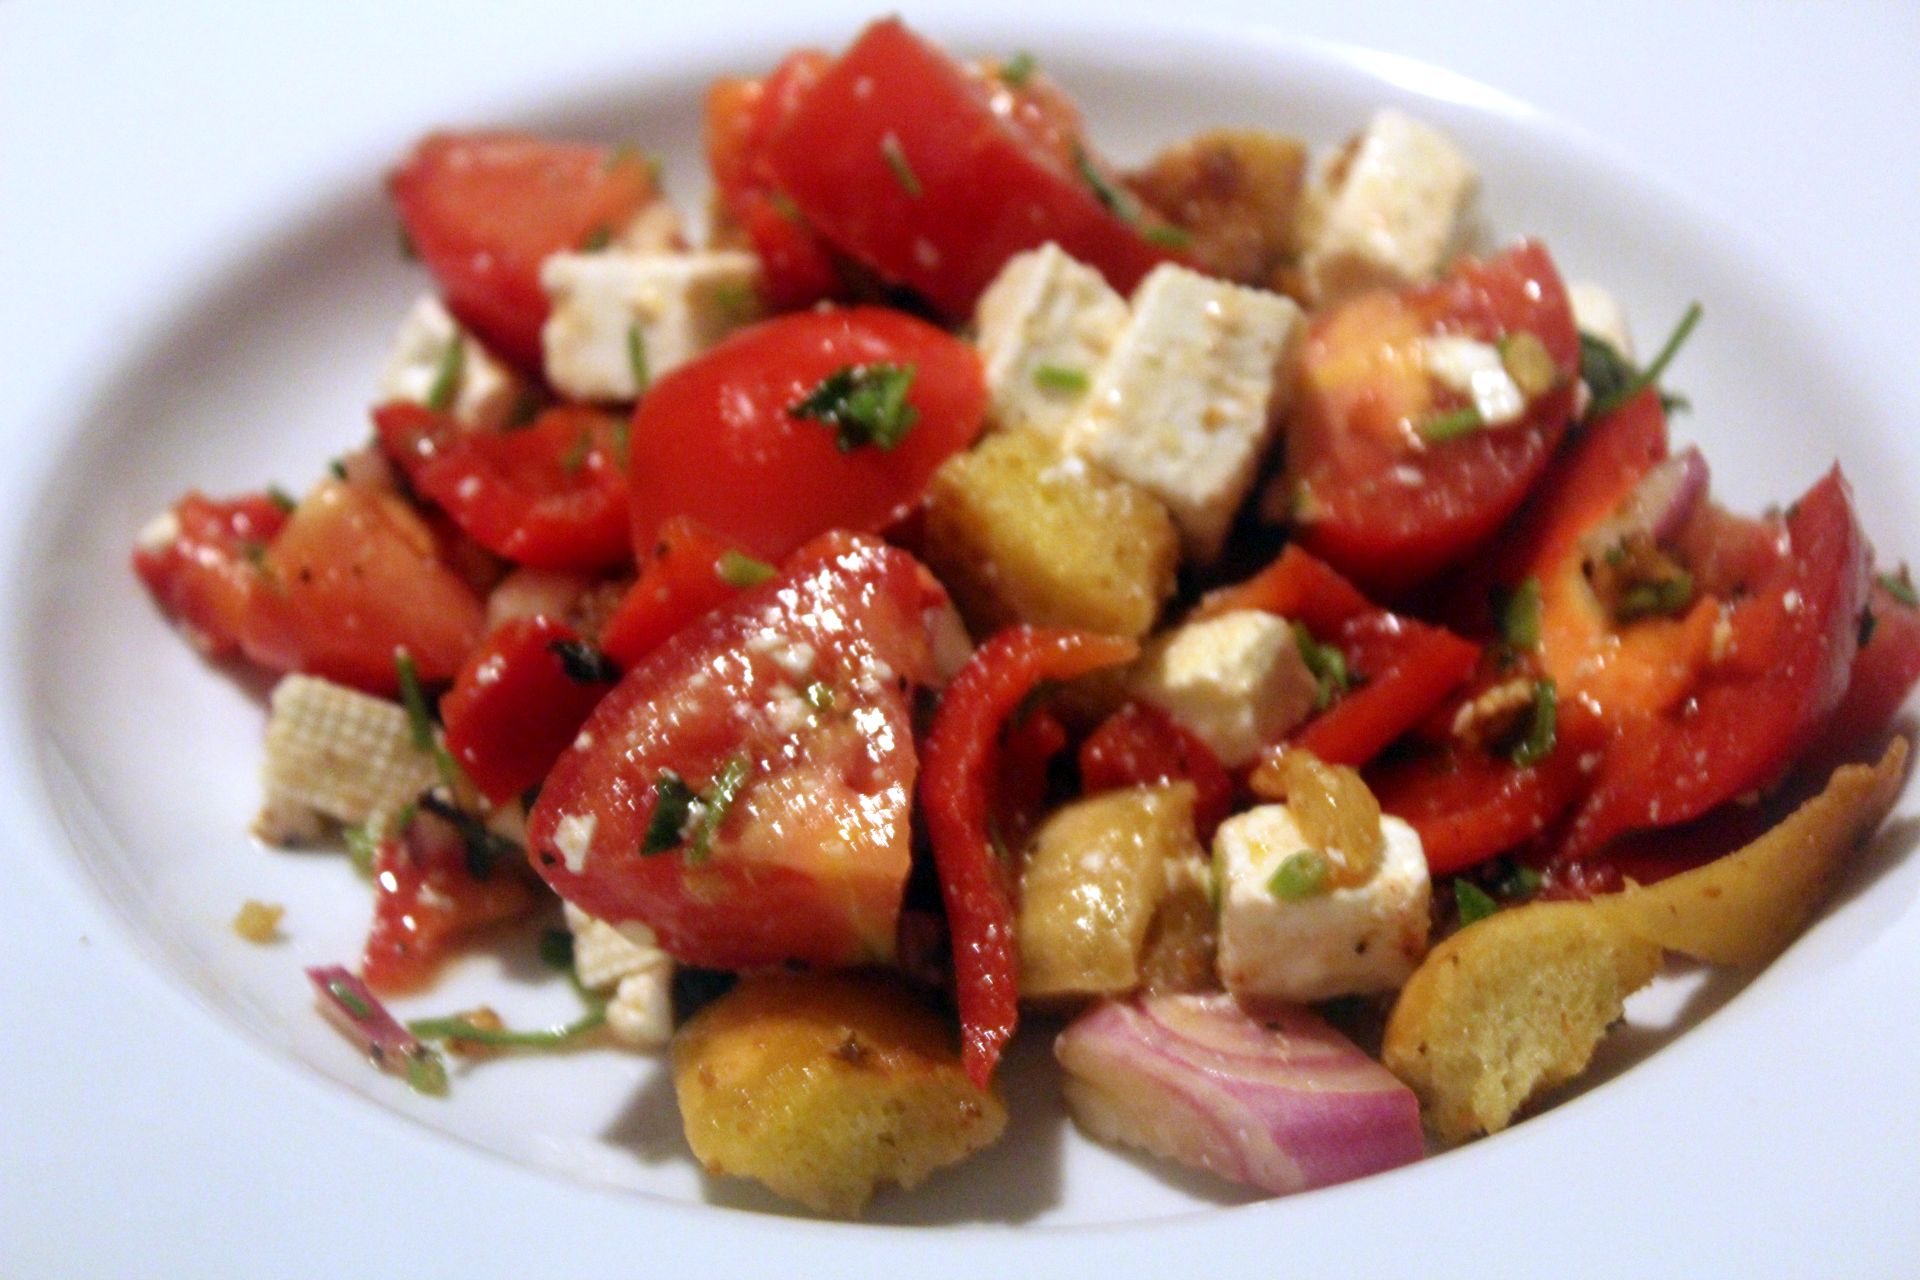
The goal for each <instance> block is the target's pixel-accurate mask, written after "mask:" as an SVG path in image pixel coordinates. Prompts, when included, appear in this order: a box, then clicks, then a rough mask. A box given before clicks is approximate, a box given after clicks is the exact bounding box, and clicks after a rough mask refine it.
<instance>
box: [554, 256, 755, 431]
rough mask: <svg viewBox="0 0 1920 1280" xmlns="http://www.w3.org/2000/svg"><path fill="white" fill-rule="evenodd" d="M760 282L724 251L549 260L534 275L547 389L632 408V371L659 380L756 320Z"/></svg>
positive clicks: (636, 385)
mask: <svg viewBox="0 0 1920 1280" xmlns="http://www.w3.org/2000/svg"><path fill="white" fill-rule="evenodd" d="M759 279H760V264H759V259H757V258H755V257H754V256H753V255H752V254H750V253H741V252H735V251H731V250H721V251H715V252H700V253H656V254H636V253H621V252H615V251H612V250H608V251H604V252H600V253H556V254H554V255H553V256H552V257H550V258H548V259H547V260H546V261H545V262H544V263H542V264H541V267H540V285H541V287H542V288H543V289H545V290H546V293H547V297H548V298H549V299H550V300H551V301H552V303H553V311H552V314H551V315H549V316H548V317H547V323H546V326H545V327H544V328H542V329H541V331H540V345H541V350H542V353H543V356H544V360H545V367H546V374H547V381H548V382H550V383H552V384H553V386H554V387H555V388H556V389H557V390H558V391H560V392H561V394H563V395H565V396H567V397H569V398H570V399H574V400H592V401H621V400H633V399H636V398H637V397H638V396H639V394H640V392H641V391H642V390H644V388H643V387H641V385H640V378H639V374H640V372H641V369H640V368H638V367H636V365H643V366H644V371H645V373H646V374H647V376H648V378H649V379H651V378H657V377H659V376H660V375H661V374H664V373H666V372H668V371H669V370H671V369H673V368H675V367H677V366H679V365H682V364H684V363H686V362H687V361H688V360H691V359H692V358H693V357H694V356H697V355H699V354H700V353H701V352H703V351H705V350H706V349H707V348H708V347H710V346H712V345H713V344H714V343H716V342H718V341H719V340H720V339H721V338H724V337H725V336H726V335H727V334H728V333H730V332H732V331H733V330H734V329H736V328H738V327H739V326H740V325H742V324H745V323H747V322H748V321H750V320H752V319H754V318H756V316H757V315H758V313H759V303H758V297H759V293H758V284H759ZM636 346H637V348H638V353H639V355H640V359H639V361H637V362H636V360H635V349H636Z"/></svg>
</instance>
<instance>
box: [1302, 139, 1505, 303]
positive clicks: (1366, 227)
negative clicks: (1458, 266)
mask: <svg viewBox="0 0 1920 1280" xmlns="http://www.w3.org/2000/svg"><path fill="white" fill-rule="evenodd" d="M1478 185H1479V180H1478V177H1477V175H1476V174H1475V173H1474V169H1473V166H1472V165H1471V164H1469V163H1468V162H1467V158H1466V156H1464V155H1463V154H1461V152H1460V149H1459V148H1458V147H1457V146H1455V145H1454V143H1453V140H1452V139H1451V138H1449V137H1448V136H1447V135H1446V134H1444V133H1442V132H1441V131H1440V130H1438V129H1436V128H1434V127H1433V126H1432V125H1428V124H1423V123H1422V122H1420V121H1418V120H1415V119H1414V118H1413V117H1412V116H1409V115H1407V114H1405V113H1404V112H1400V111H1394V110H1391V109H1389V110H1384V111H1381V112H1379V113H1378V114H1376V115H1375V116H1374V117H1373V119H1372V120H1371V121H1370V122H1369V123H1368V125H1367V128H1366V131H1365V132H1364V133H1362V134H1361V135H1360V136H1359V137H1358V138H1356V139H1354V140H1352V141H1350V142H1349V143H1347V144H1346V146H1344V147H1342V148H1340V149H1339V150H1338V151H1336V152H1334V153H1333V154H1332V155H1330V156H1326V157H1323V158H1322V159H1321V161H1320V162H1319V163H1318V164H1317V165H1316V166H1315V171H1314V175H1313V178H1312V179H1311V181H1310V183H1309V187H1308V193H1307V198H1306V200H1305V201H1304V202H1303V206H1304V210H1303V215H1302V224H1301V234H1302V239H1303V241H1304V244H1305V250H1304V252H1303V253H1302V255H1301V269H1302V271H1303V274H1304V277H1305V282H1306V287H1307V291H1308V295H1309V296H1310V297H1311V298H1312V299H1313V301H1314V302H1315V304H1316V305H1323V304H1325V303H1328V302H1332V301H1336V300H1337V299H1339V298H1341V297H1345V296H1347V295H1348V294H1352V293H1356V292H1358V291H1360V290H1363V289H1370V288H1375V287H1379V286H1386V287H1390V288H1397V287H1400V286H1403V285H1409V284H1418V283H1420V282H1422V281H1426V280H1431V279H1433V278H1434V276H1436V275H1437V274H1438V273H1439V271H1440V269H1441V267H1443V266H1444V265H1445V264H1446V262H1447V259H1448V258H1449V257H1451V256H1452V255H1453V253H1454V252H1455V251H1456V249H1457V248H1458V247H1459V245H1460V242H1461V241H1462V239H1463V238H1464V237H1465V236H1466V235H1467V233H1468V227H1469V225H1470V223H1469V212H1470V209H1471V206H1472V203H1473V197H1474V193H1475V191H1476V189H1477V187H1478Z"/></svg>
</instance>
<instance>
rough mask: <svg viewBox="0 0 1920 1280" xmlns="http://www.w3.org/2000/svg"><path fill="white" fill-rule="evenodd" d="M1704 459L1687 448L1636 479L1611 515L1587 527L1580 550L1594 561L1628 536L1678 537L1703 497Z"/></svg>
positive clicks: (1667, 539) (1661, 539)
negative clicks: (1630, 490) (1591, 526)
mask: <svg viewBox="0 0 1920 1280" xmlns="http://www.w3.org/2000/svg"><path fill="white" fill-rule="evenodd" d="M1708 479H1709V477H1708V474H1707V460H1706V459H1705V458H1704V457H1702V456H1701V455H1700V450H1699V449H1698V448H1692V447H1690V448H1687V449H1684V450H1682V451H1681V452H1679V453H1676V454H1674V455H1673V456H1672V457H1670V458H1667V459H1665V460H1663V461H1662V462H1660V463H1659V464H1658V465H1656V466H1655V467H1654V468H1653V470H1651V471H1649V472H1647V474H1646V475H1644V476H1642V477H1641V478H1640V483H1639V484H1637V485H1635V486H1634V488H1633V492H1632V493H1629V494H1628V495H1627V496H1626V497H1625V498H1624V499H1623V500H1622V501H1621V503H1620V506H1619V507H1618V509H1616V510H1615V511H1614V513H1613V514H1612V515H1611V516H1608V517H1607V518H1606V519H1605V520H1602V521H1601V522H1600V523H1599V524H1597V525H1595V526H1594V527H1593V528H1591V529H1589V530H1587V533H1586V536H1585V537H1583V538H1581V539H1580V552H1581V554H1582V555H1583V556H1584V557H1585V558H1586V559H1588V560H1598V559H1600V558H1601V557H1602V556H1604V555H1606V554H1607V552H1609V551H1611V550H1613V549H1614V548H1615V547H1618V546H1620V545H1621V544H1622V543H1624V542H1626V541H1628V540H1629V539H1632V538H1635V537H1639V536H1644V537H1646V538H1648V539H1649V540H1651V541H1652V542H1655V543H1661V542H1670V541H1672V539H1673V538H1675V537H1676V536H1678V534H1679V533H1680V530H1681V529H1683V528H1684V527H1685V526H1686V523H1687V520H1688V518H1689V517H1690V516H1692V515H1693V511H1694V508H1695V507H1696V506H1698V505H1699V503H1700V500H1701V499H1702V498H1704V497H1705V496H1706V493H1707V481H1708Z"/></svg>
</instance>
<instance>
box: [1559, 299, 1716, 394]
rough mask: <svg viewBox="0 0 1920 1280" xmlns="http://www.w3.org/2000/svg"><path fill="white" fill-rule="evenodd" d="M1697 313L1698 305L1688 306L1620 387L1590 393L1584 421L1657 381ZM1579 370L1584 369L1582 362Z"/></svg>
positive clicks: (1695, 303)
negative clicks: (1646, 361)
mask: <svg viewBox="0 0 1920 1280" xmlns="http://www.w3.org/2000/svg"><path fill="white" fill-rule="evenodd" d="M1701 314H1702V310H1701V306H1700V304H1699V303H1698V302H1694V303H1689V304H1688V306H1687V310H1686V314H1685V315H1683V316H1681V317H1680V323H1679V324H1677V325H1675V326H1674V329H1673V332H1672V333H1671V334H1669V335H1668V337H1667V341H1666V343H1665V345H1663V346H1662V347H1661V348H1660V353H1659V354H1658V355H1656V356H1654V358H1653V363H1652V364H1650V365H1648V366H1647V367H1646V368H1645V369H1643V370H1641V371H1640V372H1639V373H1637V374H1635V375H1634V376H1633V377H1631V378H1629V379H1627V381H1626V382H1625V383H1624V384H1622V385H1619V386H1616V387H1614V388H1613V389H1612V390H1611V391H1610V392H1609V393H1608V394H1607V395H1605V396H1602V395H1601V394H1600V393H1599V392H1598V391H1597V390H1596V391H1594V398H1593V405H1592V407H1591V408H1589V409H1588V410H1587V418H1588V420H1589V421H1591V420H1593V419H1597V418H1603V417H1605V416H1606V415H1607V414H1609V413H1612V412H1613V411H1614V410H1615V409H1618V408H1619V407H1620V406H1621V405H1623V404H1625V403H1626V402H1627V401H1629V400H1631V399H1633V397H1635V396H1637V395H1639V394H1640V393H1641V392H1642V391H1644V390H1646V389H1647V388H1648V387H1651V386H1653V385H1654V384H1655V383H1657V382H1659V380H1660V375H1661V374H1663V373H1665V372H1666V371H1667V366H1668V365H1669V364H1672V363H1673V358H1674V357H1675V356H1676V355H1678V354H1680V348H1681V347H1682V346H1683V345H1685V343H1686V341H1687V336H1688V335H1689V334H1691V333H1692V332H1693V328H1694V326H1695V325H1697V324H1699V323H1700V316H1701ZM1582 367H1583V368H1584V363H1583V366H1582ZM1590 389H1591V388H1590Z"/></svg>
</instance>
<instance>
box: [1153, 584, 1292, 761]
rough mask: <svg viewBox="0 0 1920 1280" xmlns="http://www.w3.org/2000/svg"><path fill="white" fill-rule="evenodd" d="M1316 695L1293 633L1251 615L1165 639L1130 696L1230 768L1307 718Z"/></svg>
mask: <svg viewBox="0 0 1920 1280" xmlns="http://www.w3.org/2000/svg"><path fill="white" fill-rule="evenodd" d="M1318 691H1319V690H1318V685H1317V683H1316V682H1315V680H1314V678H1313V672H1312V671H1310V670H1308V669H1307V664H1306V660H1305V659H1304V658H1303V657H1302V656H1301V654H1300V646H1299V644H1298V643H1297V642H1296V641H1295V639H1294V635H1293V628H1292V626H1291V625H1289V624H1288V622H1287V621H1286V619H1284V618H1277V617H1275V616H1274V615H1272V614H1270V613H1262V612H1260V611H1258V610H1255V609H1241V610H1235V611H1234V612H1231V613H1223V614H1221V615H1220V616H1219V617H1217V618H1208V619H1206V620H1205V621H1201V622H1190V623H1188V624H1187V625H1185V626H1183V627H1180V628H1179V629H1177V630H1175V631H1172V632H1170V633H1168V634H1167V635H1165V636H1163V637H1161V639H1160V640H1159V641H1158V642H1156V643H1155V644H1153V645H1152V646H1150V647H1149V648H1148V650H1147V652H1146V654H1145V655H1144V656H1143V657H1142V658H1141V660H1140V665H1139V666H1138V667H1137V668H1136V669H1135V672H1134V676H1133V693H1134V696H1135V697H1137V698H1139V699H1141V700H1142V701H1144V702H1150V703H1152V704H1153V705H1154V706H1156V707H1158V708H1160V710H1162V711H1164V712H1166V713H1167V715H1168V716H1170V717H1171V718H1172V719H1173V720H1174V721H1175V722H1176V723H1178V724H1179V725H1180V726H1181V727H1182V728H1184V729H1186V730H1187V731H1188V732H1190V733H1192V734H1193V735H1194V736H1195V737H1197V738H1199V739H1200V740H1201V741H1203V742H1205V743H1206V744H1207V746H1208V747H1209V748H1211V749H1212V751H1213V753H1214V754H1215V755H1216V756H1218V757H1220V762H1221V763H1222V764H1224V765H1226V766H1227V767H1228V768H1230V769H1236V768H1239V767H1240V766H1241V765H1244V764H1248V763H1250V762H1251V761H1252V760H1253V758H1254V757H1255V756H1257V755H1258V754H1259V753H1260V749H1261V748H1262V747H1264V746H1266V745H1268V744H1269V743H1273V742H1277V741H1279V740H1280V738H1281V737H1282V736H1284V735H1285V734H1286V732H1287V731H1288V730H1289V729H1292V728H1293V727H1294V726H1295V725H1297V724H1299V723H1300V722H1301V721H1303V720H1305V719H1306V718H1307V717H1308V716H1309V715H1312V714H1313V708H1314V701H1315V699H1316V697H1317V695H1318Z"/></svg>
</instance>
